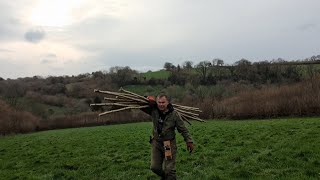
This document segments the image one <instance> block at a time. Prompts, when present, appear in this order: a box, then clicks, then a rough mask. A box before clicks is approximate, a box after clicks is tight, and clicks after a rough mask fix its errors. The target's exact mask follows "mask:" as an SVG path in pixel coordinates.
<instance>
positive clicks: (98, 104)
mask: <svg viewBox="0 0 320 180" xmlns="http://www.w3.org/2000/svg"><path fill="white" fill-rule="evenodd" d="M90 106H124V107H127V106H130V107H131V106H132V105H128V104H121V103H96V104H90ZM134 107H135V106H134Z"/></svg>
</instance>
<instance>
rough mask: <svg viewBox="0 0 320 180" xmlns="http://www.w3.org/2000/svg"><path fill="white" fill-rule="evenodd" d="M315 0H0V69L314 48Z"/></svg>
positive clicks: (74, 69) (53, 70)
mask: <svg viewBox="0 0 320 180" xmlns="http://www.w3.org/2000/svg"><path fill="white" fill-rule="evenodd" d="M319 7H320V1H319V0H198V1H194V0H157V1H156V0H14V1H13V0H0V12H1V15H0V77H2V78H17V77H26V76H28V77H32V76H35V75H41V76H48V75H52V76H60V75H78V74H80V73H91V72H94V71H99V70H109V68H110V67H112V66H130V67H131V68H132V69H136V70H139V71H147V70H157V69H160V68H162V67H163V65H164V63H165V62H171V63H173V64H175V65H177V64H182V63H183V62H184V61H186V60H191V61H193V62H194V64H197V63H198V62H200V61H204V60H212V59H213V58H221V59H223V60H224V61H225V63H228V64H232V63H234V62H236V61H238V60H240V59H241V58H246V59H248V60H250V61H252V62H254V61H261V60H272V59H276V58H279V57H281V58H284V59H286V60H296V59H304V58H307V57H310V56H313V55H318V54H320V52H319V51H320V15H319Z"/></svg>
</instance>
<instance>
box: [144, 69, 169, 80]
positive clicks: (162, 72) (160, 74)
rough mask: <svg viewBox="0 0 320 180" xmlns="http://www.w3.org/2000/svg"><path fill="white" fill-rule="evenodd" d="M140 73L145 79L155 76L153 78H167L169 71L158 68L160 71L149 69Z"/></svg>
mask: <svg viewBox="0 0 320 180" xmlns="http://www.w3.org/2000/svg"><path fill="white" fill-rule="evenodd" d="M141 75H142V76H143V77H146V79H147V80H149V79H151V78H155V79H168V77H169V76H170V75H171V72H170V71H166V70H160V71H154V72H152V71H149V72H146V73H141Z"/></svg>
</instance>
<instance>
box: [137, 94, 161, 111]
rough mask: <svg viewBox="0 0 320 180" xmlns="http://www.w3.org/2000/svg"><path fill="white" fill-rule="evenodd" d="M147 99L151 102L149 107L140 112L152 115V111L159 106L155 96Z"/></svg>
mask: <svg viewBox="0 0 320 180" xmlns="http://www.w3.org/2000/svg"><path fill="white" fill-rule="evenodd" d="M146 98H147V99H148V100H149V107H146V108H142V109H140V110H141V111H143V112H145V113H147V114H149V115H151V113H152V110H153V109H154V108H155V107H156V106H157V103H156V100H155V98H154V97H153V96H147V97H146Z"/></svg>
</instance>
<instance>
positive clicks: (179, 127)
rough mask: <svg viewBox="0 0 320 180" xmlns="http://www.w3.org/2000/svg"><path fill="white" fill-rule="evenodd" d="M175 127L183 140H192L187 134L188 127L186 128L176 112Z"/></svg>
mask: <svg viewBox="0 0 320 180" xmlns="http://www.w3.org/2000/svg"><path fill="white" fill-rule="evenodd" d="M176 127H177V130H178V132H179V133H180V134H181V135H182V136H183V139H184V141H185V142H187V143H188V142H193V141H192V137H191V135H190V134H189V131H188V129H187V128H186V126H185V124H184V122H183V120H182V119H181V117H180V116H179V115H178V113H176Z"/></svg>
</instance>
